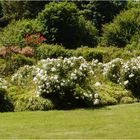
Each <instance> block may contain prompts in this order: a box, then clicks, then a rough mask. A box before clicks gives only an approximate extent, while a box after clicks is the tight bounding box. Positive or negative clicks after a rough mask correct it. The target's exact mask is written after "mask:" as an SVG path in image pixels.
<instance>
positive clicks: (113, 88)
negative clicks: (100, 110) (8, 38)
mask: <svg viewBox="0 0 140 140" xmlns="http://www.w3.org/2000/svg"><path fill="white" fill-rule="evenodd" d="M96 92H97V93H98V94H99V96H100V104H101V105H114V104H118V103H132V102H133V103H134V102H136V101H137V100H136V99H135V98H134V97H133V95H132V93H131V92H130V91H127V90H126V89H125V88H123V87H121V86H120V85H117V84H112V83H107V84H102V85H100V86H98V87H96Z"/></svg>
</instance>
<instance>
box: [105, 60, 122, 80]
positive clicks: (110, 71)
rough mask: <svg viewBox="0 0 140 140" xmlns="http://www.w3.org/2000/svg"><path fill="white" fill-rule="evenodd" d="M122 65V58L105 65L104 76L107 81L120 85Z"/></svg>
mask: <svg viewBox="0 0 140 140" xmlns="http://www.w3.org/2000/svg"><path fill="white" fill-rule="evenodd" d="M122 65H123V59H121V58H116V59H113V60H112V61H110V62H108V63H106V64H103V75H104V76H105V78H106V79H107V80H109V81H112V82H114V83H119V82H120V75H121V67H122Z"/></svg>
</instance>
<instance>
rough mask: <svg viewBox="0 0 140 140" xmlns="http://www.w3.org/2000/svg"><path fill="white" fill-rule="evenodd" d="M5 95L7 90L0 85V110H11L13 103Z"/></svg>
mask: <svg viewBox="0 0 140 140" xmlns="http://www.w3.org/2000/svg"><path fill="white" fill-rule="evenodd" d="M7 95H8V93H7V91H6V90H5V89H3V88H1V87H0V112H6V111H13V105H12V103H11V102H10V100H9V99H8V96H7Z"/></svg>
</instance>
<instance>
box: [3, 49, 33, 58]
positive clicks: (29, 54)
mask: <svg viewBox="0 0 140 140" xmlns="http://www.w3.org/2000/svg"><path fill="white" fill-rule="evenodd" d="M10 51H11V52H12V53H15V54H22V55H24V56H27V57H33V56H34V49H33V48H31V47H25V48H23V49H21V48H18V47H10V48H9V50H6V48H1V49H0V57H2V58H6V56H7V55H8V54H9V52H10Z"/></svg>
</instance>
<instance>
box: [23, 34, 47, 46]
mask: <svg viewBox="0 0 140 140" xmlns="http://www.w3.org/2000/svg"><path fill="white" fill-rule="evenodd" d="M25 41H26V42H27V44H28V45H34V46H35V45H39V44H41V43H42V42H43V41H46V38H45V37H44V36H43V35H41V34H40V33H35V34H31V35H26V37H25Z"/></svg>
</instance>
